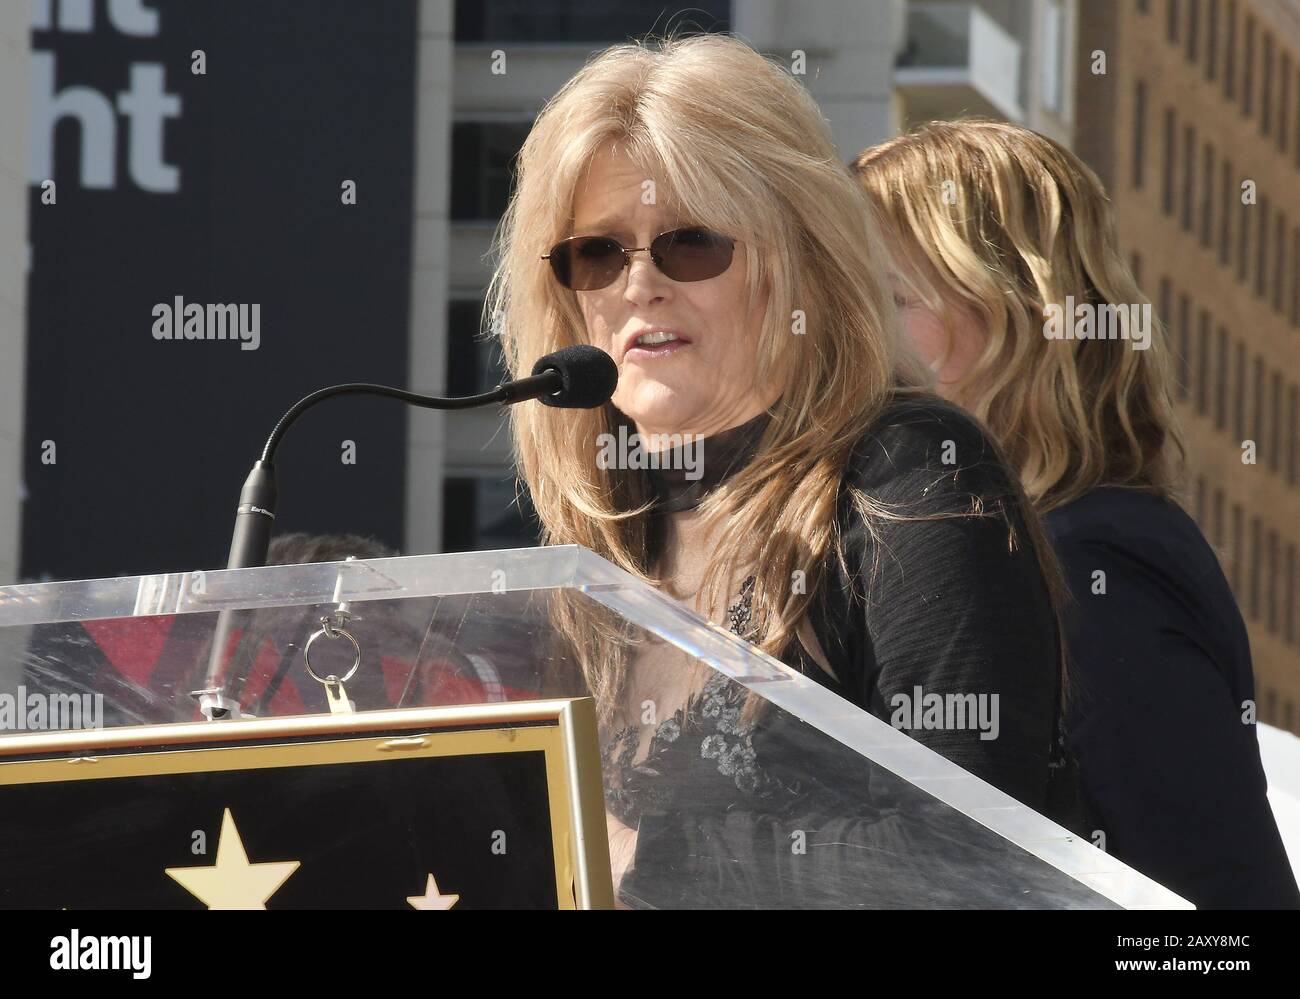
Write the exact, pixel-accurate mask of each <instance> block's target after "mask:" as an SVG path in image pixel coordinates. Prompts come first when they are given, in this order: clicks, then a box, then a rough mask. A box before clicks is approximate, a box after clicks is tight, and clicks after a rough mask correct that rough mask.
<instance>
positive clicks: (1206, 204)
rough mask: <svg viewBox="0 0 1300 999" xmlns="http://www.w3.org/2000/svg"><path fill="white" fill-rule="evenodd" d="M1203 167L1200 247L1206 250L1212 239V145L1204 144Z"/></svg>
mask: <svg viewBox="0 0 1300 999" xmlns="http://www.w3.org/2000/svg"><path fill="white" fill-rule="evenodd" d="M1204 162H1205V166H1204V168H1203V169H1202V170H1201V245H1202V246H1204V247H1206V248H1207V249H1208V248H1209V246H1210V241H1211V240H1212V239H1213V237H1214V145H1213V144H1212V143H1209V142H1207V143H1206V144H1205V157H1204Z"/></svg>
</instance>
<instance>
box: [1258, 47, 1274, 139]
mask: <svg viewBox="0 0 1300 999" xmlns="http://www.w3.org/2000/svg"><path fill="white" fill-rule="evenodd" d="M1259 130H1260V131H1261V132H1262V133H1263V134H1264V135H1271V134H1272V132H1273V36H1272V35H1270V34H1269V33H1268V32H1265V33H1264V79H1263V81H1262V85H1261V86H1260V95H1259Z"/></svg>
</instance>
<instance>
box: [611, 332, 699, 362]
mask: <svg viewBox="0 0 1300 999" xmlns="http://www.w3.org/2000/svg"><path fill="white" fill-rule="evenodd" d="M690 343H691V342H690V341H689V340H686V339H684V338H683V337H680V336H678V335H677V334H676V333H669V332H668V331H666V330H654V331H652V332H650V333H642V334H641V335H640V336H638V337H637V338H636V339H635V340H633V341H632V343H631V345H630V346H629V347H628V348H627V351H626V353H625V354H624V355H623V356H624V357H625V358H646V357H665V356H667V355H669V354H675V353H677V352H678V351H679V350H681V349H683V348H684V347H689V346H690Z"/></svg>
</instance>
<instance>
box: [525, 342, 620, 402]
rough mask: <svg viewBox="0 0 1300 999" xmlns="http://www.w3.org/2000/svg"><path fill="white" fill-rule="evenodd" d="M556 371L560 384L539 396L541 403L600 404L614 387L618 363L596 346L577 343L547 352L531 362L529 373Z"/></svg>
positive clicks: (607, 399)
mask: <svg viewBox="0 0 1300 999" xmlns="http://www.w3.org/2000/svg"><path fill="white" fill-rule="evenodd" d="M547 371H556V372H559V375H560V378H561V379H563V381H564V387H563V388H561V389H560V390H559V391H558V392H555V393H553V394H551V395H544V396H542V397H541V401H542V403H543V405H546V406H559V407H561V408H562V409H595V408H596V407H597V406H603V405H604V404H605V403H607V402H608V401H609V397H610V396H612V395H613V394H614V389H615V388H617V387H618V365H617V364H615V363H614V359H613V358H612V357H610V356H609V355H608V354H606V353H605V352H604V351H603V350H601V349H600V348H599V347H593V346H591V345H590V344H586V343H581V344H578V345H577V346H574V347H564V348H562V349H560V350H557V351H556V352H555V353H554V354H547V355H546V356H545V357H543V358H541V359H539V360H538V362H537V363H536V364H534V365H533V374H535V375H540V374H544V373H546V372H547Z"/></svg>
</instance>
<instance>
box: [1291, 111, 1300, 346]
mask: <svg viewBox="0 0 1300 999" xmlns="http://www.w3.org/2000/svg"><path fill="white" fill-rule="evenodd" d="M1296 141H1297V143H1298V144H1300V134H1297V135H1296ZM1291 325H1292V326H1300V228H1298V229H1296V231H1295V235H1294V236H1293V237H1292V239H1291Z"/></svg>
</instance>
